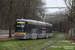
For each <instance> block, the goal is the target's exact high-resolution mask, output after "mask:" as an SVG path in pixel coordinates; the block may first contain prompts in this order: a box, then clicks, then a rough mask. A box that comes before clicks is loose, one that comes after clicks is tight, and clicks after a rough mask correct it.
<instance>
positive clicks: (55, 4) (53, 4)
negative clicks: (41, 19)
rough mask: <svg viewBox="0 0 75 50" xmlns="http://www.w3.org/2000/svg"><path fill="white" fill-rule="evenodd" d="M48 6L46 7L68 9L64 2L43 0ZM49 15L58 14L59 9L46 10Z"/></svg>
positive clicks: (61, 0) (60, 0)
mask: <svg viewBox="0 0 75 50" xmlns="http://www.w3.org/2000/svg"><path fill="white" fill-rule="evenodd" d="M43 1H44V2H45V3H46V5H44V7H66V5H65V3H64V1H63V0H43ZM46 11H47V13H49V12H56V11H59V9H46Z"/></svg>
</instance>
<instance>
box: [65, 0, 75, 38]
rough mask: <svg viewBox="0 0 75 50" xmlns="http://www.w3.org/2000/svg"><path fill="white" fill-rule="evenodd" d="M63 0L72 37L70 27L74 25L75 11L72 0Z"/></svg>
mask: <svg viewBox="0 0 75 50" xmlns="http://www.w3.org/2000/svg"><path fill="white" fill-rule="evenodd" d="M64 2H65V4H66V6H67V8H68V9H69V12H70V13H69V14H70V15H69V16H68V18H69V21H70V22H71V38H72V34H73V33H72V29H73V27H74V16H75V15H74V13H75V10H74V0H64Z"/></svg>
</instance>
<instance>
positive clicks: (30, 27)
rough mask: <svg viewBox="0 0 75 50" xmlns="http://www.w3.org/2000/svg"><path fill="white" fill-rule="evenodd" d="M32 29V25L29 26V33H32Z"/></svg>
mask: <svg viewBox="0 0 75 50" xmlns="http://www.w3.org/2000/svg"><path fill="white" fill-rule="evenodd" d="M31 29H32V25H28V33H30V32H31Z"/></svg>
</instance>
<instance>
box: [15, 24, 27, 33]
mask: <svg viewBox="0 0 75 50" xmlns="http://www.w3.org/2000/svg"><path fill="white" fill-rule="evenodd" d="M15 32H26V24H25V23H24V24H20V23H19V24H16V27H15Z"/></svg>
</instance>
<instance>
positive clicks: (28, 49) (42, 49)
mask: <svg viewBox="0 0 75 50" xmlns="http://www.w3.org/2000/svg"><path fill="white" fill-rule="evenodd" d="M60 35H61V34H58V36H57V37H55V38H52V39H49V40H47V41H45V42H42V43H39V44H36V45H34V46H31V47H28V48H26V49H25V50H30V49H32V48H35V47H39V46H40V45H42V44H45V43H48V42H50V41H52V40H56V39H58V38H59V36H60ZM60 40H61V39H60ZM58 41H59V40H57V41H55V42H53V43H52V44H50V45H48V46H46V47H44V48H41V50H46V49H47V48H48V47H50V46H52V45H53V44H55V43H57V42H58Z"/></svg>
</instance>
